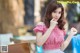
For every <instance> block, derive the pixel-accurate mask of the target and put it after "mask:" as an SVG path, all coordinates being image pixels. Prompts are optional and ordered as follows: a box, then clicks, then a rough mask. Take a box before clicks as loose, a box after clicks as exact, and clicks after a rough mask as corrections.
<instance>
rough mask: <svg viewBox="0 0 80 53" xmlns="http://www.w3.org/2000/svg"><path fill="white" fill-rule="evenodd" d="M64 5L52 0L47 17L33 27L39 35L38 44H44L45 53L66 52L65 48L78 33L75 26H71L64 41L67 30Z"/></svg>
mask: <svg viewBox="0 0 80 53" xmlns="http://www.w3.org/2000/svg"><path fill="white" fill-rule="evenodd" d="M63 16H64V9H63V6H62V5H61V4H60V3H58V2H54V1H52V2H51V3H50V4H49V5H48V6H47V9H46V13H45V18H44V21H43V22H40V23H38V24H37V25H36V27H35V28H34V29H33V30H34V32H35V33H36V37H37V41H36V43H37V45H38V46H43V53H64V52H63V51H64V49H65V48H66V47H67V46H68V44H69V43H70V40H71V38H72V36H73V35H75V34H76V33H77V30H76V29H75V28H71V31H70V34H69V36H68V37H67V39H66V40H65V41H64V36H65V35H66V31H65V28H64V25H65V21H66V20H65V19H64V17H63Z"/></svg>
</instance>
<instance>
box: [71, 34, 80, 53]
mask: <svg viewBox="0 0 80 53" xmlns="http://www.w3.org/2000/svg"><path fill="white" fill-rule="evenodd" d="M71 41H72V51H73V53H80V34H77V35H76V36H73V38H72V40H71Z"/></svg>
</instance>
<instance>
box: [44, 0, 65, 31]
mask: <svg viewBox="0 0 80 53" xmlns="http://www.w3.org/2000/svg"><path fill="white" fill-rule="evenodd" d="M57 8H61V9H62V11H61V17H60V18H59V20H58V27H59V28H60V29H61V30H62V29H64V24H65V20H64V8H63V6H62V4H61V3H58V2H54V1H52V2H51V3H49V5H48V6H47V9H46V12H45V15H44V20H43V21H44V23H45V25H46V27H48V28H49V26H50V20H51V19H52V15H51V13H52V12H53V11H55V10H56V9H57Z"/></svg>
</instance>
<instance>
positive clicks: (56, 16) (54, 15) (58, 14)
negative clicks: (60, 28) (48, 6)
mask: <svg viewBox="0 0 80 53" xmlns="http://www.w3.org/2000/svg"><path fill="white" fill-rule="evenodd" d="M61 10H62V9H61V8H57V9H56V10H55V11H53V12H52V19H54V21H58V19H59V18H60V17H61Z"/></svg>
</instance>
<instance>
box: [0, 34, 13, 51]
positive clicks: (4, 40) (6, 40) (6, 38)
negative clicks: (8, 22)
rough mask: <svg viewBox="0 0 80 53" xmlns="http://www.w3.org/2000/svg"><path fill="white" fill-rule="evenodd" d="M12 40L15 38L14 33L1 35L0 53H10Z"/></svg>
mask: <svg viewBox="0 0 80 53" xmlns="http://www.w3.org/2000/svg"><path fill="white" fill-rule="evenodd" d="M10 38H13V34H12V33H6V34H0V52H8V45H9V44H10V43H11V41H10Z"/></svg>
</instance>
